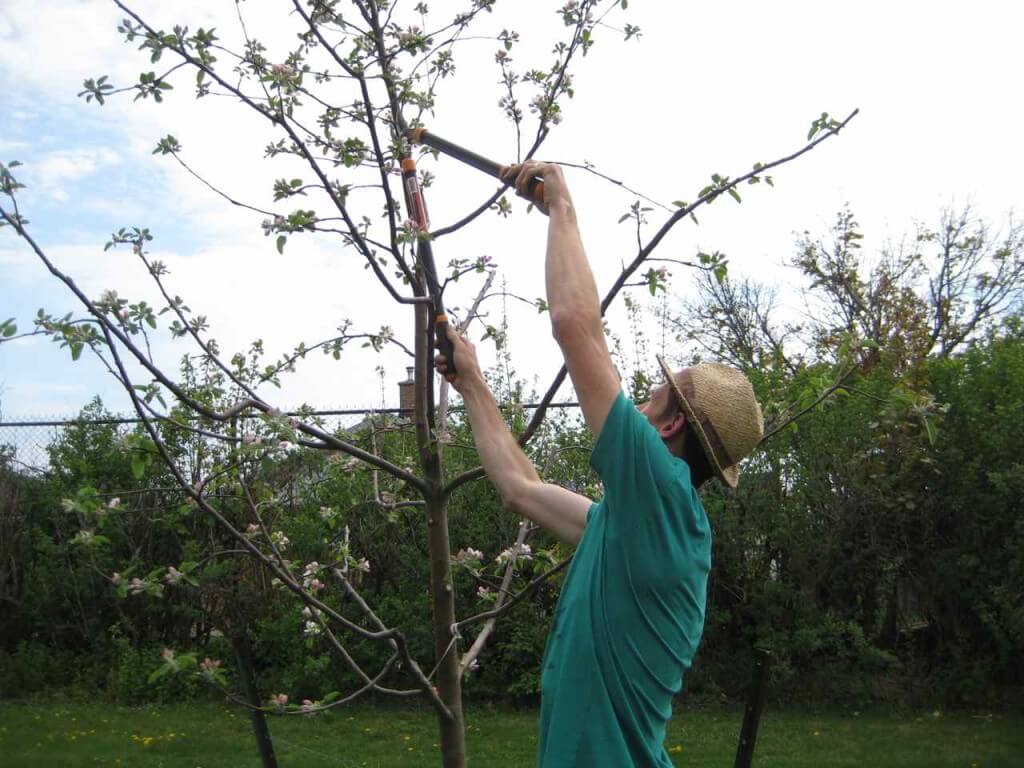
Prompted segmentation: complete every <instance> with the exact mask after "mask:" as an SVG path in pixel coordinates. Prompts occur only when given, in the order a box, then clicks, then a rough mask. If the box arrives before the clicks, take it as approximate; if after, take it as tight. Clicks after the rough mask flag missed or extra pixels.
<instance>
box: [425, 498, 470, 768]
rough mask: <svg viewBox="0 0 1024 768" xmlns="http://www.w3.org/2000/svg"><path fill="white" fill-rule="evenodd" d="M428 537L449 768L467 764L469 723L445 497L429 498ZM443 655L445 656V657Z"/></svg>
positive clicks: (445, 756) (442, 722)
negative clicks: (465, 711)
mask: <svg viewBox="0 0 1024 768" xmlns="http://www.w3.org/2000/svg"><path fill="white" fill-rule="evenodd" d="M427 537H428V540H429V544H430V598H431V602H432V603H433V609H434V658H435V659H439V660H440V666H439V667H438V669H437V673H436V676H435V684H436V685H437V690H438V693H439V694H440V696H441V700H442V701H443V702H444V703H445V704H446V705H447V707H448V709H449V710H451V713H452V717H451V719H446V718H441V719H440V726H441V754H442V765H444V767H445V768H463V766H465V765H466V738H465V724H464V721H463V716H462V678H461V675H460V674H459V643H458V640H457V639H455V638H453V637H452V634H451V628H452V625H453V624H454V623H455V596H454V592H453V590H452V586H451V584H452V579H451V565H450V563H451V550H450V548H449V543H448V510H447V505H446V504H445V503H444V501H443V500H442V499H439V498H436V499H432V500H428V501H427ZM442 657H443V658H442Z"/></svg>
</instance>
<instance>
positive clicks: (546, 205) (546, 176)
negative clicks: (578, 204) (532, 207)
mask: <svg viewBox="0 0 1024 768" xmlns="http://www.w3.org/2000/svg"><path fill="white" fill-rule="evenodd" d="M537 177H540V178H541V180H542V181H543V182H544V202H543V204H538V205H537V207H538V208H539V209H540V210H541V211H542V212H543V213H545V214H548V215H550V213H551V211H552V210H554V209H556V208H562V209H569V210H571V209H572V197H571V196H570V195H569V187H568V185H567V184H566V182H565V176H564V174H563V173H562V168H561V166H559V165H556V164H555V163H542V162H538V161H536V160H527V161H526V162H525V163H521V164H517V165H510V166H509V167H508V169H507V170H506V171H505V174H504V176H503V177H502V178H503V179H504V180H505V181H506V182H509V183H510V184H514V185H515V187H516V191H517V192H518V193H519V194H520V195H522V196H523V197H525V198H527V199H528V200H529V199H531V196H530V182H531V181H532V180H533V179H535V178H537Z"/></svg>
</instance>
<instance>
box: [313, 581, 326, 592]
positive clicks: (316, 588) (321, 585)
mask: <svg viewBox="0 0 1024 768" xmlns="http://www.w3.org/2000/svg"><path fill="white" fill-rule="evenodd" d="M326 586H327V585H326V584H324V583H323V582H322V581H320V579H313V580H312V581H310V582H309V588H310V589H312V590H313V591H314V592H319V591H320V590H321V589H323V588H324V587H326Z"/></svg>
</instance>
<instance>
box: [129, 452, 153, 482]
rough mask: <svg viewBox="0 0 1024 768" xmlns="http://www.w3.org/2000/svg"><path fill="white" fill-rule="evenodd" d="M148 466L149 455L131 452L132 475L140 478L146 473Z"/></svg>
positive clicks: (137, 478)
mask: <svg viewBox="0 0 1024 768" xmlns="http://www.w3.org/2000/svg"><path fill="white" fill-rule="evenodd" d="M147 466H149V457H148V456H147V455H146V454H144V453H133V454H132V477H134V478H135V479H136V480H141V479H142V476H143V475H144V474H146V467H147Z"/></svg>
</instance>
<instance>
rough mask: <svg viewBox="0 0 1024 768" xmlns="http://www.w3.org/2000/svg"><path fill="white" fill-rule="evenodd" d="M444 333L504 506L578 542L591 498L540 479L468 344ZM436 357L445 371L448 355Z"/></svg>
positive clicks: (478, 445) (480, 450)
mask: <svg viewBox="0 0 1024 768" xmlns="http://www.w3.org/2000/svg"><path fill="white" fill-rule="evenodd" d="M448 336H449V338H450V339H451V340H452V347H453V349H454V351H455V363H456V368H457V370H458V376H457V377H456V379H455V381H454V382H452V383H453V385H454V386H455V388H456V389H457V390H458V391H459V392H460V393H461V394H462V398H463V400H464V401H465V403H466V410H467V412H468V414H469V424H470V426H471V427H472V429H473V440H474V442H475V443H476V449H477V452H478V453H479V454H480V461H481V463H482V464H483V466H484V471H486V472H487V477H488V479H490V481H491V482H492V483H493V484H494V486H495V488H497V489H498V493H499V494H501V499H502V502H503V503H504V505H505V507H506V508H507V509H509V510H510V511H512V512H515V513H516V514H519V515H522V516H523V517H525V518H527V519H529V520H532V521H533V522H535V523H537V525H539V526H541V527H542V528H544V529H545V530H547V531H548V532H549V533H551V534H552V535H554V536H555V537H557V538H558V539H560V540H562V541H564V542H567V543H569V544H575V543H577V542H578V541H579V540H580V537H581V536H582V535H583V529H584V528H585V527H586V524H587V511H588V510H589V509H590V504H591V502H590V500H589V499H587V498H586V497H585V496H580V495H579V494H577V493H573V492H572V491H570V490H568V489H565V488H562V487H560V486H557V485H553V484H551V483H545V482H543V481H542V480H541V479H540V476H539V475H538V474H537V470H536V469H535V468H534V466H533V463H532V462H531V461H530V459H529V457H527V455H526V454H525V453H523V449H522V448H520V447H519V443H517V442H516V439H515V438H514V437H513V436H512V433H511V432H510V431H509V429H508V426H507V425H506V424H505V420H504V419H503V418H502V417H501V412H500V411H499V410H498V406H497V403H496V402H495V400H494V396H493V395H492V394H491V390H490V389H489V388H488V386H487V382H486V381H485V380H484V378H483V376H482V375H481V374H480V368H479V365H478V364H477V361H476V351H475V350H474V349H473V345H472V344H470V343H469V342H467V341H466V340H465V339H463V338H461V337H459V336H458V334H456V333H455V331H454V330H452V329H451V328H450V327H449V329H448ZM435 362H436V365H437V369H438V371H440V372H441V373H445V371H446V370H447V360H445V358H444V357H443V356H441V355H438V357H437V360H436V361H435Z"/></svg>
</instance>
